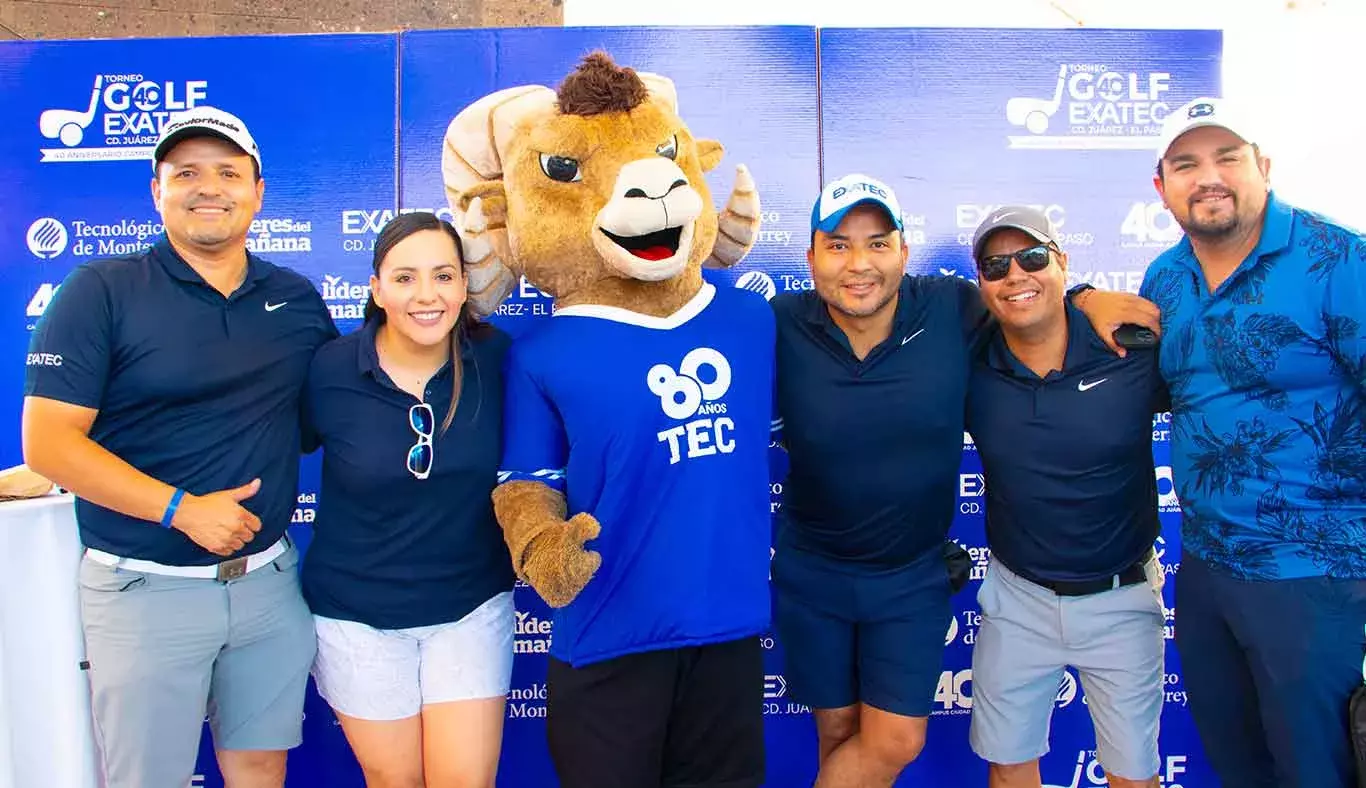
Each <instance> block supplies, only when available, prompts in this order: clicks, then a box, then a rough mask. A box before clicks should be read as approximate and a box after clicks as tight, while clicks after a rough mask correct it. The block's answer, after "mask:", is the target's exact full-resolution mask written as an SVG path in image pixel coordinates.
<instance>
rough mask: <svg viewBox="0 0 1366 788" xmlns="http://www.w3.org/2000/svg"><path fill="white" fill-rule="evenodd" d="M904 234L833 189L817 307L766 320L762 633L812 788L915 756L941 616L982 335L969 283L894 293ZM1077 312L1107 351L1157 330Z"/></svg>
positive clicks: (816, 247) (1099, 301) (913, 286)
mask: <svg viewBox="0 0 1366 788" xmlns="http://www.w3.org/2000/svg"><path fill="white" fill-rule="evenodd" d="M902 228H903V221H902V214H901V208H900V206H899V204H898V203H897V200H896V196H895V195H894V194H893V193H892V190H891V189H890V188H889V187H888V186H887V185H886V184H884V183H881V182H879V181H877V180H875V179H873V178H869V177H867V176H865V175H859V174H854V175H848V176H845V177H843V178H840V179H839V180H836V181H834V182H832V183H830V184H829V185H827V186H826V187H825V189H824V190H823V191H822V193H821V195H820V197H819V199H818V200H817V201H816V204H815V206H814V207H813V209H812V215H811V248H810V249H809V250H808V251H807V261H808V264H809V265H810V267H811V275H812V280H813V282H814V284H815V291H814V292H805V293H784V294H782V295H779V296H778V297H776V298H774V299H773V302H772V303H773V308H774V311H775V313H776V317H777V362H778V393H777V404H778V409H779V414H778V415H779V416H780V417H781V420H782V424H783V443H784V445H785V447H786V449H787V452H788V456H789V473H788V477H787V480H786V483H785V485H784V487H785V494H784V505H783V517H782V520H781V522H780V528H779V532H778V536H777V540H776V541H777V545H776V552H775V556H774V559H773V586H774V590H775V591H776V600H775V623H776V625H777V631H778V635H779V638H780V639H781V641H782V643H783V649H784V652H785V654H786V671H787V681H788V687H789V690H790V691H791V693H792V696H793V697H794V698H795V699H796V700H797V701H798V702H800V703H803V704H806V705H808V706H810V707H811V708H812V710H813V716H814V718H815V721H816V731H817V735H818V737H819V757H820V764H821V765H820V774H819V776H818V778H817V782H816V785H817V786H819V788H834V786H890V785H891V784H892V783H893V782H894V781H895V780H896V778H897V776H898V775H899V774H900V773H901V771H902V770H903V769H904V768H905V766H906V764H908V763H910V762H911V761H913V760H914V759H915V758H916V757H917V756H918V755H919V753H920V750H921V748H922V746H923V745H924V741H925V731H926V727H927V723H928V719H929V714H930V707H931V704H932V702H933V698H934V691H935V687H936V685H937V683H938V680H939V675H940V672H941V669H942V665H943V651H944V635H945V633H946V632H947V631H948V627H949V619H950V617H951V615H952V611H951V607H950V595H951V586H950V577H949V573H948V571H947V570H946V566H945V546H946V538H947V535H948V531H949V526H950V525H951V524H952V522H953V516H954V497H955V495H956V491H957V485H958V471H959V468H960V466H961V461H962V452H963V408H964V404H965V399H966V396H967V384H968V375H969V372H970V364H971V358H972V354H973V353H974V350H975V348H976V347H978V346H979V345H980V343H981V342H983V341H984V340H985V338H986V337H988V336H990V334H991V332H992V331H993V330H994V320H993V318H992V317H991V316H990V314H989V313H988V312H987V310H986V309H985V308H984V307H983V305H982V301H981V298H980V297H979V296H978V293H977V288H976V287H975V286H974V285H973V284H972V283H971V282H969V281H967V280H964V279H960V278H958V277H944V276H911V275H906V274H905V269H906V261H907V258H908V254H909V251H908V249H907V246H906V242H905V238H904V237H903V235H902ZM1077 298H1082V296H1077ZM1079 306H1081V307H1082V308H1083V310H1084V311H1086V313H1087V316H1088V317H1089V318H1090V319H1091V320H1092V321H1093V322H1094V323H1095V324H1096V325H1097V326H1098V327H1099V328H1100V330H1101V333H1102V334H1103V335H1104V336H1109V335H1110V334H1111V332H1112V331H1113V330H1114V329H1115V328H1117V327H1118V326H1119V325H1120V324H1121V323H1124V322H1138V323H1144V324H1147V325H1149V326H1150V327H1152V328H1154V329H1156V328H1157V310H1156V309H1155V308H1153V307H1152V305H1151V304H1147V303H1146V302H1143V301H1142V299H1139V298H1138V297H1137V296H1131V295H1129V294H1127V293H1100V292H1096V291H1094V290H1089V291H1086V295H1085V297H1084V299H1083V300H1082V303H1080V304H1079ZM963 579H966V578H963Z"/></svg>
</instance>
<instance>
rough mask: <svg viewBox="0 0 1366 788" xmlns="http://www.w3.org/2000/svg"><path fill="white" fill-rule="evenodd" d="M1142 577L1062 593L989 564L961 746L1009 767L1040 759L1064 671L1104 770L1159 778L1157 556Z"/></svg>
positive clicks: (1160, 664) (1161, 649) (1132, 776)
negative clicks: (1073, 673) (1077, 682)
mask: <svg viewBox="0 0 1366 788" xmlns="http://www.w3.org/2000/svg"><path fill="white" fill-rule="evenodd" d="M1145 574H1146V575H1147V578H1148V582H1146V583H1135V584H1133V585H1129V586H1123V587H1121V588H1117V589H1114V590H1111V591H1102V592H1100V593H1097V594H1091V595H1089V596H1077V597H1060V596H1058V595H1057V594H1054V593H1053V592H1052V591H1050V590H1048V589H1046V588H1044V587H1042V586H1039V585H1035V584H1034V583H1031V582H1029V581H1028V580H1025V579H1024V578H1022V577H1020V576H1019V575H1016V574H1015V573H1013V572H1011V571H1010V570H1009V569H1006V568H1005V567H1004V566H1002V565H1001V563H1000V562H999V561H995V560H993V561H992V562H991V565H990V567H989V568H988V570H987V576H986V579H984V580H983V581H982V586H981V588H980V590H979V591H978V595H977V601H978V604H979V605H980V607H981V608H982V625H981V629H980V630H979V631H978V633H977V643H976V645H975V646H974V647H973V652H972V722H971V723H970V725H969V729H968V740H969V741H970V742H971V744H972V749H973V751H974V752H976V753H977V755H978V756H980V757H981V758H982V759H984V760H986V761H988V762H990V763H998V764H1016V763H1026V762H1028V761H1032V760H1034V759H1035V758H1039V757H1041V756H1043V755H1044V754H1045V753H1047V752H1048V731H1049V722H1050V719H1051V718H1052V716H1053V709H1054V705H1055V701H1056V700H1058V699H1059V696H1060V693H1061V692H1063V688H1062V686H1061V685H1062V682H1063V681H1064V670H1065V669H1066V667H1067V666H1068V665H1071V666H1072V667H1074V668H1076V670H1077V674H1078V675H1079V676H1080V677H1081V684H1082V689H1083V690H1084V691H1085V693H1086V698H1087V709H1089V710H1090V712H1091V720H1092V722H1093V723H1094V725H1095V729H1096V745H1097V746H1096V750H1097V757H1098V758H1099V760H1100V765H1101V767H1102V768H1104V769H1105V771H1106V773H1108V774H1114V775H1117V776H1119V777H1125V778H1128V779H1130V780H1146V779H1149V778H1151V777H1153V776H1154V775H1156V774H1157V773H1158V770H1159V758H1158V748H1157V733H1158V726H1159V722H1160V719H1161V716H1162V700H1163V686H1162V668H1163V654H1164V649H1165V642H1164V640H1163V628H1162V627H1163V624H1164V623H1165V620H1166V619H1165V617H1164V614H1163V608H1162V602H1161V601H1160V596H1161V593H1162V591H1161V588H1162V582H1163V576H1162V566H1161V564H1159V563H1157V559H1156V558H1151V559H1150V560H1149V561H1148V563H1147V565H1146V566H1145ZM1074 691H1075V687H1074V686H1073V687H1070V688H1067V690H1066V692H1067V694H1069V695H1070V694H1071V693H1072V692H1074ZM1073 697H1075V696H1073Z"/></svg>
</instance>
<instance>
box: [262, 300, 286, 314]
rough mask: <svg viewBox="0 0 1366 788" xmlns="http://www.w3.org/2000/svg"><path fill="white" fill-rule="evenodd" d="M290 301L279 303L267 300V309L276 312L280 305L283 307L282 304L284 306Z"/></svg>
mask: <svg viewBox="0 0 1366 788" xmlns="http://www.w3.org/2000/svg"><path fill="white" fill-rule="evenodd" d="M288 303H289V302H288V301H281V302H280V303H278V304H272V303H271V302H269V301H267V302H266V311H267V312H274V311H275V310H277V309H279V308H280V307H282V306H284V305H285V304H288Z"/></svg>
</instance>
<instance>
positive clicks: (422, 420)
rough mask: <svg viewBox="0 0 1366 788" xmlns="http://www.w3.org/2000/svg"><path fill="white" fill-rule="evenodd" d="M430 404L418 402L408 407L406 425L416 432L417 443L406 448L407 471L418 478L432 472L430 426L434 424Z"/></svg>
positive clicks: (423, 477) (425, 476)
mask: <svg viewBox="0 0 1366 788" xmlns="http://www.w3.org/2000/svg"><path fill="white" fill-rule="evenodd" d="M435 421H436V420H435V418H434V417H433V416H432V406H431V405H428V404H427V403H425V402H419V403H417V404H416V405H414V406H412V407H411V408H409V409H408V426H410V427H412V428H413V432H415V433H417V443H415V444H413V447H412V448H411V449H409V450H408V472H409V473H411V474H412V475H413V476H416V477H417V478H419V479H425V478H427V475H428V474H430V473H431V472H432V454H433V453H434V449H433V448H432V426H433V424H435Z"/></svg>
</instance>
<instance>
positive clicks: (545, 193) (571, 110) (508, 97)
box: [441, 52, 759, 315]
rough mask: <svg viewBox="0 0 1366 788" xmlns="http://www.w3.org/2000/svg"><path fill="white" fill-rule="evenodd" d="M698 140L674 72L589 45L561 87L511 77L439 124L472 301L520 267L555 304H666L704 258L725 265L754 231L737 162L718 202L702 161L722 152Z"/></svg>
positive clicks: (754, 207)
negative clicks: (626, 63)
mask: <svg viewBox="0 0 1366 788" xmlns="http://www.w3.org/2000/svg"><path fill="white" fill-rule="evenodd" d="M722 153H723V149H722V146H721V143H719V142H717V141H715V140H708V139H694V138H693V136H692V134H691V133H690V132H689V131H688V128H687V126H685V125H684V123H683V121H682V119H681V118H680V117H679V115H678V99H677V96H676V94H675V91H674V86H673V83H672V82H671V81H670V80H668V79H666V78H664V77H661V76H658V75H655V74H644V73H637V72H635V71H633V70H632V69H629V68H621V67H618V66H617V65H616V64H615V63H613V62H612V60H611V58H610V57H609V56H608V55H606V54H605V53H602V52H595V53H593V54H591V55H589V56H587V57H586V58H584V59H583V61H582V62H581V63H580V64H579V66H578V68H577V69H576V70H575V71H574V72H573V73H571V74H570V75H569V76H568V77H566V78H565V80H564V81H563V83H561V85H560V87H559V89H558V90H551V89H550V88H547V87H544V86H540V85H532V86H522V87H515V88H508V89H506V90H500V91H498V92H496V93H492V94H490V95H488V96H485V97H483V98H481V99H480V100H478V101H476V102H475V103H474V104H471V105H470V106H469V107H467V108H465V109H464V110H462V111H461V112H460V113H459V114H458V115H457V116H456V117H455V119H454V120H452V121H451V123H450V125H449V127H448V128H447V130H446V137H445V144H444V146H443V149H442V157H441V165H442V176H443V180H444V182H445V189H446V197H447V200H448V201H449V202H450V205H451V208H452V211H453V213H454V218H455V221H454V222H453V224H455V226H456V229H457V230H459V232H460V234H461V237H462V240H463V241H464V245H465V251H466V256H467V258H468V259H467V260H466V261H465V262H466V265H467V266H468V270H469V272H470V282H469V297H470V300H471V305H472V307H473V308H474V310H475V311H476V312H477V313H479V314H481V315H487V314H490V313H491V312H492V311H493V310H494V309H496V308H497V306H498V304H499V303H501V302H502V300H503V299H504V298H506V297H507V295H508V293H509V292H511V290H512V288H513V286H514V284H515V283H516V278H517V276H519V275H520V276H525V277H526V278H527V280H528V281H530V282H531V283H532V284H533V285H535V286H536V287H537V288H538V289H540V290H542V291H543V292H545V293H547V294H549V295H551V296H553V297H554V298H555V299H556V305H557V306H567V305H569V304H577V303H595V304H605V305H609V306H617V307H622V308H626V309H632V310H635V311H640V312H645V313H653V314H668V313H670V312H672V311H673V310H674V309H676V308H677V307H678V306H681V305H682V304H683V303H684V302H686V301H687V299H688V298H691V297H692V296H693V295H694V294H696V292H697V290H698V288H700V287H701V285H702V273H701V269H702V267H703V266H704V265H705V266H707V267H714V268H723V267H728V266H732V265H735V264H736V263H737V262H739V261H740V260H741V259H743V258H744V256H745V255H746V254H747V253H748V252H749V250H750V248H751V247H752V246H753V243H754V239H755V238H756V237H757V234H758V229H759V197H758V194H757V193H756V191H755V188H754V181H753V179H752V178H751V177H750V175H749V172H748V171H747V170H746V169H745V168H744V166H743V165H741V166H740V167H738V168H737V173H736V178H735V185H734V189H733V191H732V193H731V197H730V201H729V203H728V204H727V206H726V209H725V211H722V212H720V213H719V214H718V212H717V211H716V209H715V208H714V207H713V205H712V201H711V194H710V193H709V191H708V189H707V185H706V182H705V180H704V178H703V173H705V172H707V171H709V170H711V169H713V168H715V167H716V166H717V165H718V164H719V163H720V161H721V156H722Z"/></svg>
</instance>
